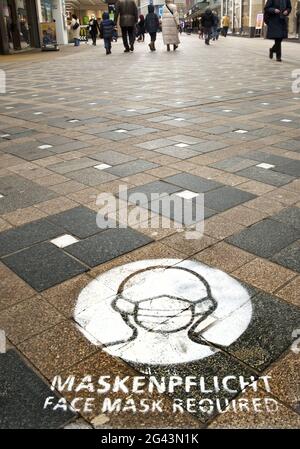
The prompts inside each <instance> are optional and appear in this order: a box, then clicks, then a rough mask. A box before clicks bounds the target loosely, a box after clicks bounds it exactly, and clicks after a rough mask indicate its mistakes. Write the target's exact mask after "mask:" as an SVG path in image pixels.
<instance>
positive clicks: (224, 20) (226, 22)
mask: <svg viewBox="0 0 300 449" xmlns="http://www.w3.org/2000/svg"><path fill="white" fill-rule="evenodd" d="M229 25H230V18H229V16H228V15H227V14H225V16H223V18H222V33H223V36H224V37H226V36H227V33H228V28H229Z"/></svg>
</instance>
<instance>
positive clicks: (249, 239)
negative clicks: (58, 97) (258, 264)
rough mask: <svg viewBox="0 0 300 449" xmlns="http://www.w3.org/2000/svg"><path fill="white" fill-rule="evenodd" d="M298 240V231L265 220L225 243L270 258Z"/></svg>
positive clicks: (283, 224)
mask: <svg viewBox="0 0 300 449" xmlns="http://www.w3.org/2000/svg"><path fill="white" fill-rule="evenodd" d="M299 238H300V231H298V230H296V229H295V228H292V227H291V226H289V225H287V224H285V223H280V222H278V221H275V220H271V219H269V218H267V219H266V220H263V221H260V222H259V223H255V224H254V225H252V226H250V227H249V228H246V229H244V230H243V231H241V232H239V233H237V234H234V235H232V236H230V237H228V238H227V239H226V241H227V242H229V243H231V244H233V245H235V246H238V247H239V248H241V249H244V250H245V251H248V252H250V253H253V254H256V255H257V256H260V257H265V258H270V257H272V256H273V255H274V254H276V253H278V252H279V251H281V250H282V249H283V248H285V247H286V246H288V245H289V244H291V243H293V242H295V241H296V240H297V239H299Z"/></svg>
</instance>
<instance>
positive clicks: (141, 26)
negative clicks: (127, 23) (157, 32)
mask: <svg viewBox="0 0 300 449" xmlns="http://www.w3.org/2000/svg"><path fill="white" fill-rule="evenodd" d="M136 37H137V40H138V42H144V41H145V18H144V16H143V14H141V15H140V17H139V21H138V24H137V36H136Z"/></svg>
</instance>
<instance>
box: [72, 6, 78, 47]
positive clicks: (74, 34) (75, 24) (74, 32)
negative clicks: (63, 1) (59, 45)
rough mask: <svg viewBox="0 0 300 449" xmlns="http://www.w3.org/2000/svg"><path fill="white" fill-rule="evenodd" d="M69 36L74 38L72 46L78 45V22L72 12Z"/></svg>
mask: <svg viewBox="0 0 300 449" xmlns="http://www.w3.org/2000/svg"><path fill="white" fill-rule="evenodd" d="M70 28H71V36H72V39H73V40H74V47H79V45H80V22H79V20H78V18H77V16H76V14H72V20H71V27H70Z"/></svg>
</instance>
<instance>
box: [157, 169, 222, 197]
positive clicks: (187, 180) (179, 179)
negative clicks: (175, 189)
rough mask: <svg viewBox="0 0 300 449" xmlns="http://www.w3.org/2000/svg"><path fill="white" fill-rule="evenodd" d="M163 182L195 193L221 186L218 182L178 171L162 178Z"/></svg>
mask: <svg viewBox="0 0 300 449" xmlns="http://www.w3.org/2000/svg"><path fill="white" fill-rule="evenodd" d="M164 182H168V183H170V184H174V185H176V186H179V187H182V189H186V190H191V191H192V192H197V193H204V192H209V191H210V190H213V189H217V188H219V187H222V186H223V184H221V183H220V182H217V181H213V180H211V179H205V178H201V177H200V176H196V175H191V174H189V173H179V174H177V175H172V176H168V177H167V178H164Z"/></svg>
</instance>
